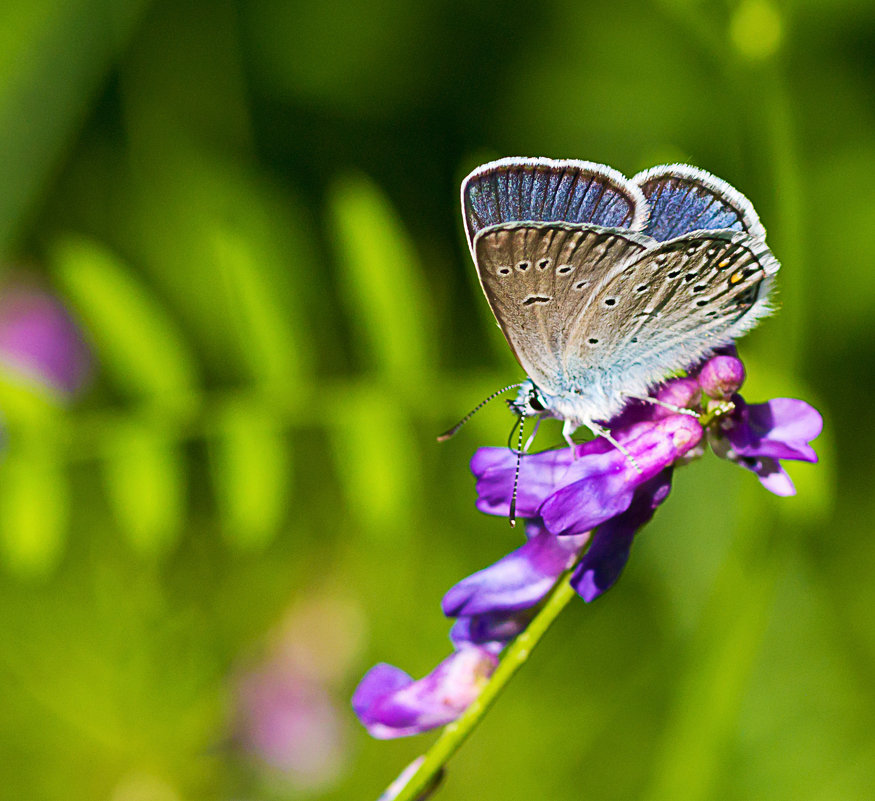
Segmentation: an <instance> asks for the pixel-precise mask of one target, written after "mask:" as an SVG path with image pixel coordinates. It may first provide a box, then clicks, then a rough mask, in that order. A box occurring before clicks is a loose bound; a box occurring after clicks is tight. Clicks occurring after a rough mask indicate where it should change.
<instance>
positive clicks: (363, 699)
mask: <svg viewBox="0 0 875 801" xmlns="http://www.w3.org/2000/svg"><path fill="white" fill-rule="evenodd" d="M497 664H498V660H497V659H496V657H495V655H494V654H492V653H490V651H489V650H487V649H485V648H477V647H466V648H462V649H461V650H458V651H456V652H455V653H453V654H451V655H450V656H448V657H447V658H446V659H445V660H444V661H443V662H441V663H440V664H439V665H438V666H437V667H436V668H435V669H434V670H433V671H432V672H431V673H429V674H428V675H427V676H425V677H424V678H422V679H419V680H418V681H414V680H413V679H412V678H410V676H408V675H407V674H406V673H404V671H402V670H400V669H399V668H396V667H393V666H392V665H387V664H385V663H380V664H379V665H375V666H374V667H373V668H371V670H370V671H368V673H367V674H366V675H365V677H364V678H363V679H362V680H361V682H360V684H359V686H358V687H357V688H356V691H355V693H354V694H353V697H352V707H353V709H354V710H355V713H356V715H358V718H359V720H360V721H361V722H362V723H363V724H364V726H365V727H366V728H367V729H368V731H369V732H370V733H371V735H372V736H374V737H377V738H379V739H383V740H384V739H390V738H393V737H408V736H410V735H412V734H419V733H420V732H424V731H428V730H429V729H434V728H437V727H439V726H444V725H446V724H447V723H451V722H452V721H454V720H455V719H456V718H458V717H459V715H461V714H462V713H463V712H464V711H465V709H467V708H468V706H469V705H470V703H471V702H472V701H473V700H474V699H475V698H477V696H478V695H479V694H480V690H481V689H482V688H483V685H484V684H485V683H486V681H487V679H488V678H489V676H491V675H492V672H493V671H494V670H495V667H496V665H497Z"/></svg>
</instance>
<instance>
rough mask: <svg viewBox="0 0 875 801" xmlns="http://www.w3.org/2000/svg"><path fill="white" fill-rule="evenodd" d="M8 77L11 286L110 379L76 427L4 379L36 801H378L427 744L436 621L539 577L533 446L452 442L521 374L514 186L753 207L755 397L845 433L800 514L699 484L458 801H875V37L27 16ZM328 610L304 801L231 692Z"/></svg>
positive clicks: (62, 8)
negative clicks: (564, 160) (508, 308)
mask: <svg viewBox="0 0 875 801" xmlns="http://www.w3.org/2000/svg"><path fill="white" fill-rule="evenodd" d="M0 42H2V45H3V46H2V47H0V143H2V147H0V167H2V169H0V174H2V175H3V176H4V191H3V193H2V195H0V243H2V246H3V255H4V259H5V261H6V263H8V264H9V265H10V266H12V265H17V266H22V265H23V266H27V267H29V268H30V269H32V270H33V271H38V272H41V273H42V274H44V276H46V278H47V279H49V280H51V281H53V282H54V287H55V289H56V291H57V292H58V293H59V294H60V296H61V297H62V298H64V299H65V301H66V302H67V303H68V304H69V306H70V307H71V308H72V309H73V310H74V311H75V313H76V315H77V317H78V319H79V320H80V321H81V323H82V325H83V327H84V328H85V330H86V332H87V335H88V337H89V339H90V341H91V343H92V345H93V347H94V349H95V353H96V360H97V365H98V368H97V378H96V381H95V383H94V384H93V386H92V387H91V389H90V391H89V392H88V393H86V394H84V395H83V396H81V397H80V398H78V399H77V400H76V401H74V402H72V403H68V404H60V403H58V402H56V400H55V399H52V398H47V397H46V396H45V395H44V394H41V393H40V392H38V391H37V389H35V388H34V387H32V386H30V385H22V384H20V383H17V382H16V381H14V380H12V379H10V378H9V377H8V376H4V377H3V378H2V381H0V408H2V413H3V418H4V421H5V426H6V434H5V437H6V453H5V458H4V461H3V463H2V466H0V608H2V609H3V620H4V625H3V626H2V627H0V680H2V683H3V685H4V687H5V688H6V691H5V692H4V693H3V695H2V701H0V720H2V723H0V799H7V798H8V799H16V800H17V799H22V798H26V799H32V800H33V801H42V799H46V800H48V799H52V801H54V799H65V801H76V799H83V800H84V799H89V801H90V800H91V799H108V801H153V800H154V801H181V800H182V799H186V800H188V799H214V798H228V799H231V798H236V799H242V798H246V799H258V798H265V799H268V798H286V797H288V798H299V797H308V798H325V799H371V798H375V797H376V796H377V795H378V794H379V791H380V790H381V789H382V787H383V786H385V785H386V784H388V782H389V781H390V780H391V779H392V778H393V777H394V776H395V775H396V774H397V773H398V772H399V771H400V770H401V768H402V767H403V766H404V765H405V764H407V762H409V761H410V760H411V759H412V758H413V757H415V756H416V755H417V754H418V753H420V752H421V751H422V750H424V748H425V747H426V744H427V742H428V741H429V739H430V738H429V737H422V738H419V739H418V740H407V741H400V742H391V743H377V742H373V741H371V740H369V739H368V737H367V736H366V735H365V734H364V732H363V730H361V729H359V728H358V727H357V726H356V724H355V722H354V720H353V718H352V715H351V712H350V711H349V710H348V704H347V699H348V697H349V696H350V694H351V691H352V689H353V687H354V686H355V683H356V681H357V680H358V678H359V676H360V675H361V673H363V671H364V670H365V669H366V668H367V667H368V666H369V665H370V664H371V663H373V662H374V661H377V660H385V661H389V662H393V663H396V664H399V665H401V666H403V667H404V668H405V669H407V670H409V671H410V672H411V673H413V674H414V675H421V674H422V673H424V672H426V671H427V670H429V669H430V667H431V666H432V665H433V664H435V663H436V662H437V661H438V660H439V659H440V658H441V657H442V656H444V655H445V654H446V653H447V652H448V650H449V648H450V645H449V642H448V640H447V639H446V633H447V629H448V625H447V622H446V621H445V620H443V619H442V617H441V615H440V609H439V600H440V597H441V595H442V593H443V592H444V591H445V590H446V589H447V588H448V587H449V586H450V585H451V584H452V583H453V582H454V581H456V580H458V579H459V578H461V577H462V576H464V575H466V574H468V573H471V572H473V571H474V570H477V569H479V568H480V567H483V566H485V565H486V564H488V563H489V562H490V561H492V560H494V559H496V558H498V557H499V556H501V555H502V554H504V553H505V552H506V551H507V550H509V549H510V548H511V547H514V545H515V544H516V543H517V534H515V533H514V532H512V531H509V530H508V527H507V526H506V524H504V523H502V521H500V520H495V519H486V518H484V517H482V516H480V515H478V514H476V513H475V511H474V509H473V503H472V501H473V488H472V482H471V479H470V477H469V475H468V473H467V469H466V462H467V459H468V457H469V455H470V454H471V453H472V451H473V450H474V448H475V447H477V446H478V445H480V444H500V443H503V442H504V440H505V438H506V436H507V430H508V428H509V426H510V419H509V416H508V415H507V414H506V413H503V412H502V410H501V409H500V408H491V409H490V410H489V411H486V412H483V413H481V415H479V416H478V418H476V419H475V420H474V421H472V423H471V424H470V425H469V426H468V427H467V428H466V429H464V430H463V432H462V433H460V435H459V436H458V437H457V438H456V439H455V440H454V441H453V442H452V443H450V444H448V445H444V446H441V447H438V446H437V445H436V443H435V442H434V435H435V434H436V433H438V432H439V431H441V430H443V429H445V428H446V427H447V426H448V425H449V424H451V423H452V422H454V421H455V420H456V419H458V417H460V416H461V415H462V414H463V413H464V412H465V411H467V410H468V409H469V408H470V407H471V406H473V405H474V404H475V403H476V402H477V401H478V400H480V399H481V398H482V397H484V396H485V395H486V394H488V392H490V391H492V390H494V389H495V388H496V387H498V386H502V385H504V384H506V383H508V381H510V380H516V379H517V378H519V376H520V371H519V368H518V367H517V366H516V364H515V363H514V361H513V358H512V357H511V355H510V353H509V352H508V350H507V348H506V346H505V344H504V342H503V340H502V338H501V335H500V333H499V332H498V331H497V329H496V328H495V327H494V325H493V324H492V321H491V317H490V315H489V311H488V309H487V307H486V304H485V302H484V300H483V298H482V296H481V294H480V291H479V287H478V286H477V281H476V277H475V276H474V273H473V269H472V266H471V264H470V263H469V257H468V254H467V251H466V248H465V246H464V243H463V237H462V227H461V222H460V219H459V216H458V209H457V206H458V184H459V180H460V178H461V177H462V176H463V175H464V174H465V173H466V172H467V170H468V169H470V168H472V167H473V166H475V165H476V164H477V163H479V162H481V161H482V160H486V159H488V158H492V157H497V156H500V155H548V156H554V157H574V158H583V159H590V160H595V161H601V162H606V163H609V164H611V165H612V166H615V167H617V168H618V169H620V170H622V171H623V172H625V173H626V174H632V173H634V172H636V171H637V170H639V169H641V168H644V167H646V166H650V165H652V164H655V163H659V162H664V161H671V160H688V161H690V162H692V163H696V164H698V165H700V166H702V167H705V168H706V169H708V170H711V171H712V172H714V173H716V174H717V175H720V176H721V177H724V178H726V179H727V180H728V181H730V182H731V183H733V184H734V185H735V186H737V187H738V188H740V189H741V190H742V191H743V192H745V193H746V194H747V195H748V196H749V197H751V199H752V200H753V201H754V204H755V206H756V208H757V209H758V211H759V213H760V215H761V217H762V218H763V220H764V221H765V223H766V225H767V226H768V227H769V230H770V241H771V243H772V246H773V249H774V251H775V252H776V254H777V255H778V256H779V258H781V260H782V261H783V264H784V268H783V270H782V273H781V277H780V293H781V303H782V306H783V309H782V311H781V313H780V314H779V315H777V316H776V317H775V318H774V319H772V320H769V321H767V322H766V323H765V324H764V325H763V326H761V328H760V329H758V330H757V331H756V332H755V333H754V334H753V335H751V336H750V337H749V338H748V339H747V340H745V341H744V343H743V344H742V348H741V350H742V355H743V356H744V357H745V358H746V360H747V362H748V367H749V376H750V378H749V382H748V386H747V388H746V391H745V394H746V396H747V397H748V398H749V399H750V400H752V401H756V400H759V399H764V398H766V397H768V396H774V395H790V396H798V397H804V398H806V399H809V400H813V401H815V402H816V403H817V404H818V406H819V408H820V409H821V410H822V411H823V413H824V417H825V419H826V426H827V427H826V430H825V433H824V435H823V437H822V438H821V439H820V440H819V441H818V442H817V443H816V446H817V449H818V452H819V453H821V454H822V464H820V465H817V466H815V467H808V466H793V467H792V468H791V471H792V472H793V475H794V478H795V479H798V481H797V483H798V486H799V489H800V493H799V495H798V496H797V497H796V498H794V499H779V498H773V497H766V493H765V492H764V491H762V490H761V489H760V488H759V487H758V486H757V485H756V483H755V481H754V480H753V479H752V478H751V477H750V476H749V475H740V473H741V471H738V470H736V469H734V468H733V467H731V466H729V465H726V464H718V463H716V460H714V459H708V460H705V461H703V462H701V463H697V464H694V465H693V466H692V467H690V468H689V469H685V470H683V471H681V472H680V473H679V474H678V475H677V479H676V481H675V489H674V492H673V497H672V499H671V501H670V503H668V504H667V505H666V507H665V508H664V510H660V513H659V515H657V519H656V520H655V521H654V523H653V524H652V525H651V526H649V528H648V530H647V531H646V533H645V534H644V535H643V536H642V537H641V538H640V540H639V543H638V545H637V546H636V548H635V553H634V557H633V559H632V560H631V564H630V566H629V568H628V570H627V573H626V575H625V576H624V578H623V580H622V581H621V583H620V584H619V586H618V587H617V588H616V589H615V590H614V591H613V592H611V593H610V594H609V595H608V596H606V597H605V598H604V599H603V600H600V601H598V602H597V603H596V604H594V605H593V606H591V607H587V606H585V605H584V604H582V603H580V604H576V605H575V606H574V607H573V609H572V610H571V611H569V612H568V613H567V614H566V616H565V617H564V619H562V620H561V621H560V622H559V624H558V625H557V630H556V631H555V632H554V633H552V634H551V635H550V637H549V638H548V640H547V642H546V643H545V645H544V646H542V648H541V649H539V651H538V653H537V655H536V657H535V658H533V659H532V660H531V662H530V663H529V665H528V666H527V669H526V670H525V671H524V672H523V674H521V675H520V677H519V678H518V679H517V680H516V681H515V682H514V684H513V685H512V686H511V689H510V691H509V692H508V693H507V694H506V696H505V697H504V698H503V699H502V701H501V703H500V704H498V706H497V707H496V708H495V709H494V711H493V712H492V713H491V714H490V715H489V716H488V718H487V720H486V722H485V723H484V725H483V726H482V728H481V729H480V730H479V731H478V732H477V733H476V735H475V736H474V738H473V739H472V740H471V742H470V743H468V744H467V745H466V747H465V748H464V749H463V751H462V752H461V753H460V754H459V755H458V756H457V757H456V758H455V759H454V760H453V762H452V763H451V765H450V771H449V774H448V777H447V780H446V782H445V786H444V787H443V789H442V790H441V793H442V795H441V796H440V797H445V798H447V799H475V798H476V799H482V798H501V799H505V800H507V801H510V800H512V799H529V798H545V797H549V798H553V799H557V800H561V799H578V798H598V799H600V800H601V801H610V800H611V799H616V801H621V800H622V799H632V798H635V799H641V798H644V799H647V801H662V800H663V799H676V798H682V799H685V801H704V800H705V799H727V800H728V799H744V801H755V800H756V799H763V800H764V801H765V799H768V801H781V800H782V799H788V801H789V799H793V801H805V799H812V801H813V800H814V799H817V800H818V801H825V800H826V799H843V800H844V799H849V798H855V799H856V798H870V797H872V796H873V795H875V688H873V685H872V682H871V676H872V675H873V672H875V616H873V612H872V610H873V609H875V581H873V576H875V540H873V538H872V537H871V536H870V534H871V521H872V519H873V518H875V496H873V493H872V491H871V487H870V483H871V476H872V455H871V454H872V452H873V449H875V427H873V426H872V425H870V424H868V420H869V419H870V410H871V407H872V404H871V400H870V397H871V396H870V392H875V338H873V335H872V333H871V330H870V329H869V327H868V326H869V325H870V323H871V322H872V314H873V312H872V309H873V308H875V264H873V261H875V259H873V255H872V249H871V247H870V246H869V244H868V240H867V239H866V232H867V231H870V230H871V229H872V227H873V225H875V196H873V193H872V191H871V187H872V185H873V180H875V124H873V122H875V120H873V116H875V104H873V95H872V91H871V79H872V75H873V69H875V7H872V5H871V4H867V3H861V2H854V1H853V0H830V2H818V3H814V2H806V0H796V1H795V2H794V1H793V0H788V2H784V3H777V2H774V0H741V1H740V2H730V3H728V4H706V3H701V2H695V0H684V2H680V0H650V2H645V3H641V4H635V5H631V6H623V5H618V4H595V3H591V2H582V3H581V2H570V0H548V2H546V3H542V4H540V5H538V6H537V7H535V6H532V5H531V4H506V5H505V6H503V7H497V6H496V5H495V4H494V3H487V2H485V0H473V2H469V3H465V4H459V3H451V2H446V0H424V1H423V2H419V3H412V2H402V0H371V2H369V3H347V4H344V5H342V6H335V5H332V4H326V3H320V2H316V0H298V2H279V0H261V1H260V2H247V1H246V0H214V1H213V2H205V1H204V0H182V2H170V1H169V0H153V1H152V2H147V0H66V1H65V2H59V0H36V1H35V2H34V1H32V2H27V3H25V2H23V0H22V1H19V0H9V2H7V3H5V4H4V5H3V7H2V10H0ZM542 431H543V433H542V434H541V440H540V441H541V444H543V445H549V444H552V443H553V442H557V441H558V440H559V436H558V431H557V429H556V428H555V427H552V426H551V425H549V424H547V425H545V426H544V427H543V429H542ZM314 597H321V598H327V599H328V600H329V603H326V604H325V605H324V609H325V610H327V611H324V612H323V613H320V614H321V615H322V616H321V617H319V618H318V622H317V623H315V624H313V625H311V626H310V629H308V631H310V634H308V635H306V636H305V635H303V634H301V633H300V632H298V633H295V634H293V635H291V637H292V639H291V645H289V647H302V643H305V641H309V640H307V638H308V637H309V638H311V639H312V640H313V641H319V642H320V643H321V647H322V648H323V650H324V649H329V650H328V651H326V653H328V656H327V657H325V664H334V665H335V666H336V665H340V664H342V665H344V668H343V670H342V671H339V672H338V671H335V673H336V674H332V675H331V677H330V681H329V680H328V678H326V684H325V686H326V687H327V688H328V691H329V692H330V693H331V695H332V697H333V699H334V700H335V702H336V715H337V716H339V717H338V722H337V725H338V726H339V732H340V733H341V734H342V737H340V739H338V740H336V741H332V742H334V745H333V746H332V747H333V748H340V747H341V746H340V745H339V744H342V747H343V749H344V750H343V757H342V758H340V757H338V756H337V754H336V753H335V752H332V754H333V756H332V759H334V760H335V762H333V763H332V764H334V765H335V767H334V768H333V769H332V773H331V775H328V776H323V777H322V778H321V779H320V781H319V782H317V783H313V781H314V780H312V778H311V780H310V783H309V784H305V783H302V782H301V781H296V780H295V777H294V776H291V778H290V776H286V777H285V778H283V777H282V776H281V775H278V774H277V773H276V772H275V771H273V772H272V771H271V770H267V769H265V767H264V765H263V764H262V763H260V762H259V760H258V758H257V757H256V756H253V755H251V754H247V752H246V750H245V749H244V748H241V744H240V741H239V732H236V731H235V721H236V719H237V716H236V713H235V704H237V703H238V699H237V697H236V689H235V687H236V686H237V685H236V679H235V677H236V676H237V675H239V673H240V671H243V670H245V669H246V667H247V666H248V665H252V664H257V663H258V661H259V659H261V658H263V657H264V655H265V653H266V651H268V650H270V653H271V654H274V651H273V650H271V649H274V650H275V648H276V645H275V640H276V637H277V634H276V627H277V626H278V625H279V622H280V621H282V620H284V619H285V618H286V616H287V615H288V614H292V612H294V610H295V609H297V608H298V607H299V606H300V605H301V604H303V603H305V602H306V601H307V600H308V599H312V598H314ZM338 599H341V600H342V605H344V608H349V609H353V610H355V612H354V614H352V617H351V618H350V617H349V615H347V617H343V618H342V617H341V616H338V614H337V613H336V612H332V611H331V610H332V609H335V608H336V604H334V605H332V604H333V603H334V601H337V600H338ZM320 608H322V607H320ZM289 610H292V612H289ZM349 619H354V620H356V621H357V622H356V624H355V631H354V633H352V632H351V629H350V625H349V623H348V621H349ZM296 631H297V630H296ZM353 639H354V640H355V642H356V645H355V648H354V649H353V648H351V646H350V641H351V640H353ZM341 640H343V642H341ZM266 643H271V644H270V645H266ZM332 643H333V644H332ZM329 646H330V647H331V648H334V647H336V648H338V649H345V650H344V651H343V653H344V656H343V658H342V659H341V658H340V657H337V658H334V657H332V656H331V654H332V653H334V651H331V650H330V648H329ZM337 653H339V651H338V652H337ZM270 658H271V659H276V656H275V655H273V656H271V657H270ZM295 660H296V661H295V662H294V664H295V665H296V668H295V669H296V670H298V671H300V670H301V667H300V666H301V657H300V654H298V656H296V657H295ZM323 672H324V671H323ZM311 678H312V677H311ZM308 680H310V679H308Z"/></svg>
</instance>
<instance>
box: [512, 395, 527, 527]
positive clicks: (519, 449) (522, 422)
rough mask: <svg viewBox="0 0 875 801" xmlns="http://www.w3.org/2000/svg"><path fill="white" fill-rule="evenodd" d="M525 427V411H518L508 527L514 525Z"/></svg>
mask: <svg viewBox="0 0 875 801" xmlns="http://www.w3.org/2000/svg"><path fill="white" fill-rule="evenodd" d="M525 427H526V413H525V411H522V412H520V431H519V437H518V438H517V446H516V470H514V472H513V494H512V495H511V496H510V515H509V516H508V521H509V522H510V527H511V528H513V527H514V526H516V496H517V490H518V489H519V485H520V464H521V462H522V459H523V429H524V428H525Z"/></svg>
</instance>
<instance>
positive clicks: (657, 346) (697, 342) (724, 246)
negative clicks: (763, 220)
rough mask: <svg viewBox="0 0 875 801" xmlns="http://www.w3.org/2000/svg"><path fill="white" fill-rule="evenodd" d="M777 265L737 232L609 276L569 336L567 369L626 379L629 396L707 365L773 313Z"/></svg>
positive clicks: (708, 237)
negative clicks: (770, 299)
mask: <svg viewBox="0 0 875 801" xmlns="http://www.w3.org/2000/svg"><path fill="white" fill-rule="evenodd" d="M777 269H778V264H777V261H775V259H774V257H773V256H772V255H771V253H770V252H769V250H768V248H766V246H765V243H764V242H762V241H760V240H755V239H752V238H751V237H749V236H747V235H745V234H743V233H738V232H734V231H714V232H710V231H709V232H702V233H697V234H688V235H686V236H683V237H679V238H677V239H674V240H670V241H668V242H664V243H661V244H660V245H658V246H656V247H654V248H652V249H650V250H648V251H646V252H645V253H643V254H641V255H639V256H638V257H637V258H635V259H633V260H631V261H629V262H627V263H626V264H623V265H619V266H617V267H615V268H614V269H613V270H612V271H611V272H610V273H609V274H608V275H606V276H605V278H604V280H603V281H602V283H601V284H600V285H599V287H598V288H597V289H596V291H595V292H594V293H593V295H592V299H591V302H590V303H589V304H587V305H586V306H585V307H584V308H583V309H581V312H580V315H579V317H578V319H577V322H576V324H575V326H574V328H573V331H572V332H571V334H570V336H569V337H568V348H567V350H566V352H565V363H564V369H565V372H566V374H567V375H569V377H570V379H571V381H572V382H575V383H577V384H580V383H582V382H583V383H585V382H586V381H588V380H591V378H592V371H604V370H609V371H612V372H615V373H617V375H619V376H622V380H623V381H625V382H626V385H627V386H628V387H629V393H628V394H630V395H631V394H635V393H636V392H644V391H645V389H642V387H643V388H646V387H649V386H652V385H653V384H654V383H656V382H658V381H660V380H662V379H664V378H666V377H667V375H668V374H670V373H671V372H673V371H675V370H678V369H681V368H683V367H687V366H689V365H691V364H694V363H696V362H697V361H700V360H701V359H702V358H703V357H704V356H705V355H706V354H707V353H709V352H710V351H712V350H713V349H714V348H715V347H719V346H720V345H723V344H726V343H728V342H729V341H731V339H733V338H734V337H736V336H738V335H739V334H741V333H743V332H744V331H745V330H747V329H748V328H750V327H751V326H752V325H753V324H754V323H755V322H756V320H757V319H758V318H759V317H762V316H763V314H765V313H767V311H768V309H767V306H766V304H765V298H766V295H767V293H768V288H769V286H770V284H771V277H772V276H773V275H774V273H775V272H776V271H777Z"/></svg>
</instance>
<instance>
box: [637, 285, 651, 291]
mask: <svg viewBox="0 0 875 801" xmlns="http://www.w3.org/2000/svg"><path fill="white" fill-rule="evenodd" d="M649 286H650V284H638V286H636V287H635V291H636V292H643V291H644V290H645V289H647V287H649Z"/></svg>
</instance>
